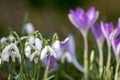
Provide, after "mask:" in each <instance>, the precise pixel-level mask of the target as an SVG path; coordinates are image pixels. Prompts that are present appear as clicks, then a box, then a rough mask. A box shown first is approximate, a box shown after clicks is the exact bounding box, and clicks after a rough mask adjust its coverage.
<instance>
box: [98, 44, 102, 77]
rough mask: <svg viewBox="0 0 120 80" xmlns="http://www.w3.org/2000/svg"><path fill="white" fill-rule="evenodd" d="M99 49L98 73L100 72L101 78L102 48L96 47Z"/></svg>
mask: <svg viewBox="0 0 120 80" xmlns="http://www.w3.org/2000/svg"><path fill="white" fill-rule="evenodd" d="M98 49H99V72H100V77H101V76H102V72H103V50H102V46H100V45H99V46H98Z"/></svg>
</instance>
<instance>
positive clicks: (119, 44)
mask: <svg viewBox="0 0 120 80" xmlns="http://www.w3.org/2000/svg"><path fill="white" fill-rule="evenodd" d="M112 47H113V51H114V53H115V57H116V60H119V59H120V39H115V40H113V41H112Z"/></svg>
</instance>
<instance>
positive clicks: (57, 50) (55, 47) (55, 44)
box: [52, 40, 61, 54]
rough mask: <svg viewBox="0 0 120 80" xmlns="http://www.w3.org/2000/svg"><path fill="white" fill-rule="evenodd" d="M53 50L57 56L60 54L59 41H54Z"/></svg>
mask: <svg viewBox="0 0 120 80" xmlns="http://www.w3.org/2000/svg"><path fill="white" fill-rule="evenodd" d="M52 47H53V49H54V50H55V52H56V53H57V54H60V53H61V48H60V41H59V40H56V41H55V42H54V43H53V45H52Z"/></svg>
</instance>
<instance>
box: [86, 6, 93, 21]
mask: <svg viewBox="0 0 120 80" xmlns="http://www.w3.org/2000/svg"><path fill="white" fill-rule="evenodd" d="M86 14H87V16H88V17H89V19H90V20H92V19H93V18H94V14H95V8H94V7H91V8H90V9H89V10H88V11H87V13H86Z"/></svg>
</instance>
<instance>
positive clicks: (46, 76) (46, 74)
mask: <svg viewBox="0 0 120 80" xmlns="http://www.w3.org/2000/svg"><path fill="white" fill-rule="evenodd" d="M49 66H50V56H49V59H48V64H47V67H46V70H45V74H44V79H43V80H47V78H48V71H49Z"/></svg>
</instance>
